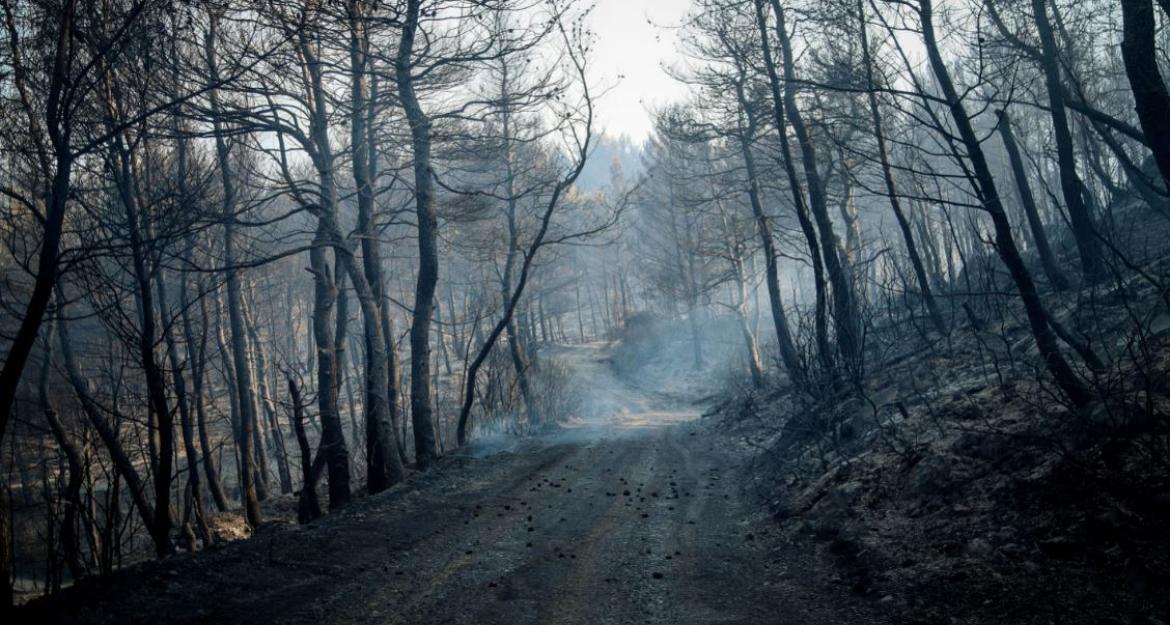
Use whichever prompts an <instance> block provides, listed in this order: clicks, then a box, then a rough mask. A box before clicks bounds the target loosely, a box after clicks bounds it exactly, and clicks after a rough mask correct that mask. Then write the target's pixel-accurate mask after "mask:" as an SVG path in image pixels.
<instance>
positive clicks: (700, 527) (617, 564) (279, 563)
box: [23, 348, 868, 625]
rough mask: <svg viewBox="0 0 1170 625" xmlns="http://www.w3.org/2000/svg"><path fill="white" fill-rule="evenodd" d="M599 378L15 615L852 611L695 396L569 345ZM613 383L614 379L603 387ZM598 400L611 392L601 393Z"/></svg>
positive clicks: (635, 616)
mask: <svg viewBox="0 0 1170 625" xmlns="http://www.w3.org/2000/svg"><path fill="white" fill-rule="evenodd" d="M569 357H570V358H572V359H574V362H575V363H576V364H575V367H577V368H578V371H579V376H578V377H579V379H581V380H583V381H584V382H586V383H587V386H588V388H589V389H591V391H590V392H595V393H597V394H598V397H597V398H596V399H597V401H596V402H593V403H592V404H591V405H592V406H594V408H593V409H591V410H586V411H584V413H583V415H582V417H581V418H580V419H577V420H575V422H574V423H573V424H571V427H569V428H568V429H567V430H566V431H565V432H563V433H561V434H560V435H556V436H548V437H541V438H538V439H535V440H531V441H529V442H527V443H525V444H523V445H522V446H520V447H518V448H516V449H513V450H511V451H507V452H499V453H495V454H493V455H490V456H487V457H477V458H473V457H461V458H447V459H445V460H444V463H443V465H442V467H441V468H440V469H439V470H437V471H434V472H432V473H431V474H428V475H425V476H420V477H418V478H416V479H414V480H412V481H411V482H410V483H408V484H407V485H405V486H403V487H400V488H398V489H396V490H394V491H393V492H390V493H387V494H385V495H382V496H379V497H373V498H368V499H364V500H362V501H360V502H358V503H357V504H355V505H354V506H352V507H351V508H350V509H348V510H346V511H345V512H343V513H340V514H337V515H333V516H331V517H329V518H326V519H323V520H322V521H320V522H318V523H315V524H312V525H310V526H306V527H295V526H286V525H279V526H276V527H266V528H263V529H262V530H261V531H260V532H258V533H257V535H256V536H255V537H254V538H253V539H251V540H249V541H245V542H242V543H238V544H234V545H230V546H228V547H225V548H223V549H220V550H212V551H209V552H204V553H202V554H195V555H188V556H180V557H176V558H173V559H171V560H168V561H165V562H161V563H151V564H148V565H145V566H144V567H139V568H135V569H131V570H128V571H124V572H122V573H120V574H118V575H116V576H115V577H114V578H112V579H110V580H105V581H102V582H100V583H95V582H91V583H87V584H83V585H81V587H79V588H75V589H72V590H71V591H68V592H67V593H66V594H65V595H64V596H63V597H61V598H60V599H59V600H57V601H54V602H51V603H50V602H42V603H39V604H36V605H34V606H31V607H30V608H28V609H27V610H26V612H25V613H24V615H23V616H25V617H27V618H28V619H29V620H30V622H32V621H34V620H35V622H38V623H51V622H69V623H111V624H112V623H118V624H123V623H156V622H167V623H169V624H177V623H214V624H228V623H250V624H258V623H281V624H294V623H304V624H313V625H319V624H332V623H337V624H358V623H369V624H371V625H373V624H377V625H387V624H396V623H402V624H411V625H418V624H422V623H466V624H469V625H470V624H476V625H485V624H493V623H500V624H503V623H508V624H525V623H531V624H540V625H551V624H565V625H568V624H580V625H598V624H631V623H650V624H681V623H744V624H749V623H753V624H754V623H761V624H764V623H859V622H867V621H868V619H866V618H864V617H863V615H862V613H860V612H858V611H857V610H856V608H854V607H852V604H851V603H850V602H849V601H839V600H837V598H834V597H826V596H823V595H822V594H819V593H823V590H822V591H818V590H817V589H816V588H815V587H813V585H811V584H809V583H807V582H806V581H805V578H806V577H807V576H806V572H805V570H804V566H803V565H801V564H799V563H798V560H799V559H797V558H795V556H793V555H792V554H791V553H790V552H791V549H788V548H786V547H784V546H783V545H779V544H774V541H775V539H774V538H773V537H772V536H770V535H769V533H770V530H771V528H770V527H769V525H770V522H769V521H767V519H766V518H765V517H764V515H763V514H762V513H760V511H759V509H758V506H757V505H754V504H751V503H749V502H750V501H751V498H750V497H749V496H748V495H746V494H745V493H744V492H743V490H742V488H741V486H740V484H741V479H740V475H741V472H740V471H739V467H738V464H739V463H740V462H742V460H743V458H744V457H745V456H744V453H743V452H742V451H739V450H738V449H739V448H738V447H737V446H735V445H734V444H732V443H731V442H729V441H727V440H725V439H723V438H721V437H718V436H716V435H714V434H711V433H710V432H709V431H708V430H707V429H706V428H705V427H704V426H703V425H702V424H701V422H700V421H699V419H698V417H697V414H696V413H695V412H694V410H693V409H691V410H688V409H679V408H678V406H676V405H674V404H675V402H672V401H671V400H670V399H669V398H668V397H665V396H656V395H653V394H648V393H643V392H641V391H639V390H637V389H633V388H630V387H627V386H624V385H621V384H620V383H617V382H616V380H615V379H614V378H613V376H612V375H611V374H610V373H609V368H608V366H606V365H605V363H604V360H603V358H602V355H601V353H600V352H598V351H597V350H596V349H590V348H586V349H580V350H578V351H576V352H573V353H571V354H570V355H569ZM619 387H620V388H619ZM607 402H608V403H607Z"/></svg>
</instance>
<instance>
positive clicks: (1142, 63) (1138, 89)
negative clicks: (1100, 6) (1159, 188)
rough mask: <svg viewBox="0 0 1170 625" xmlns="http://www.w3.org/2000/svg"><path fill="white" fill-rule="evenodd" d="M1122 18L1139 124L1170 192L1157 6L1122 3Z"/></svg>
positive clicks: (1169, 105)
mask: <svg viewBox="0 0 1170 625" xmlns="http://www.w3.org/2000/svg"><path fill="white" fill-rule="evenodd" d="M1163 8H1166V5H1165V4H1163ZM1167 14H1168V15H1170V10H1168V11H1167ZM1121 17H1122V31H1121V32H1122V39H1121V58H1122V60H1123V61H1124V62H1125V73H1126V75H1127V76H1128V77H1129V86H1130V88H1131V89H1132V90H1133V99H1134V102H1135V104H1136V110H1137V115H1138V121H1139V122H1140V123H1141V126H1142V132H1143V133H1144V134H1145V136H1146V142H1147V143H1148V144H1149V147H1150V151H1151V152H1153V154H1154V162H1155V163H1157V165H1158V171H1159V173H1161V174H1162V183H1163V184H1164V185H1165V186H1164V187H1163V188H1164V189H1166V190H1170V91H1167V88H1166V82H1165V81H1164V80H1163V78H1162V72H1161V70H1160V69H1159V68H1158V51H1157V42H1156V30H1155V29H1156V25H1155V23H1154V7H1153V5H1152V4H1151V3H1150V0H1121Z"/></svg>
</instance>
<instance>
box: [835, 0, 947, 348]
mask: <svg viewBox="0 0 1170 625" xmlns="http://www.w3.org/2000/svg"><path fill="white" fill-rule="evenodd" d="M857 13H858V21H859V23H858V28H859V30H860V32H861V51H862V55H863V56H864V59H863V61H862V62H863V63H864V64H865V81H866V89H867V92H868V94H867V95H868V96H869V112H870V119H871V120H872V123H873V134H874V137H875V138H876V139H877V150H878V157H879V159H880V160H881V166H882V180H883V181H884V182H885V184H886V195H887V196H888V197H889V200H890V208H891V209H893V211H894V218H895V219H896V220H897V221H898V229H899V230H901V232H902V242H903V243H904V244H905V245H906V254H907V255H908V256H909V257H910V265H911V267H912V268H913V269H914V277H915V279H916V280H917V281H918V290H919V291H920V292H921V294H922V302H923V304H925V305H926V310H927V312H928V313H929V314H930V320H931V322H932V323H933V324H934V327H935V329H936V330H938V331H939V333H941V334H945V333H946V331H947V328H946V323H945V322H944V321H943V316H942V313H941V312H940V311H939V308H938V302H936V301H935V299H934V292H933V290H932V289H931V287H930V279H929V278H928V277H927V276H926V269H925V267H924V266H923V264H922V257H921V256H919V254H918V245H917V244H916V243H915V242H914V232H913V230H911V229H910V220H909V219H907V218H906V213H905V211H903V210H902V200H901V199H900V197H899V195H898V185H897V183H896V182H895V181H894V169H893V166H892V165H891V164H890V154H889V149H888V148H887V147H886V131H885V126H884V124H883V122H882V114H881V110H880V108H879V107H878V99H877V90H876V85H875V84H874V79H873V59H872V58H871V57H870V50H869V31H868V29H867V28H866V23H865V4H864V0H857Z"/></svg>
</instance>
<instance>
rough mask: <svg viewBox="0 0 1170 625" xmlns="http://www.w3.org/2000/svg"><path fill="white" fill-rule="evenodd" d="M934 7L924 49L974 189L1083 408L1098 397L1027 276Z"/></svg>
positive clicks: (1067, 387)
mask: <svg viewBox="0 0 1170 625" xmlns="http://www.w3.org/2000/svg"><path fill="white" fill-rule="evenodd" d="M931 3H932V0H919V15H920V17H921V21H922V33H923V43H924V44H925V46H926V53H927V57H928V59H929V62H930V66H931V69H932V70H933V72H934V75H935V78H936V80H937V81H938V86H939V89H940V90H941V92H942V94H943V97H944V98H945V99H946V101H947V106H948V108H949V110H950V114H951V118H952V119H953V121H954V124H955V127H956V128H957V129H958V131H959V137H960V139H961V140H962V143H963V146H964V147H965V148H966V150H967V157H968V159H969V160H970V161H971V167H972V169H973V170H974V172H973V176H974V184H975V185H977V186H976V191H977V192H978V194H979V197H980V199H981V201H982V204H983V207H984V209H985V210H986V211H987V212H988V214H989V215H990V216H991V219H992V222H993V224H994V226H995V249H996V251H997V252H998V253H999V256H1000V259H1001V260H1002V261H1003V264H1004V266H1006V267H1007V269H1008V272H1009V273H1010V274H1011V276H1012V281H1013V282H1014V283H1015V285H1016V289H1017V290H1018V291H1019V293H1020V299H1021V300H1023V303H1024V310H1025V312H1026V313H1027V316H1028V323H1029V325H1030V326H1031V329H1032V335H1033V337H1034V338H1035V339H1036V346H1037V347H1038V348H1039V351H1040V356H1041V357H1042V358H1043V359H1044V362H1045V365H1046V366H1047V367H1048V371H1049V373H1050V374H1052V377H1053V379H1054V380H1055V382H1056V384H1057V386H1058V387H1060V389H1061V390H1062V391H1063V392H1064V394H1065V395H1066V396H1067V397H1068V399H1069V401H1070V402H1071V403H1072V404H1073V405H1074V406H1076V407H1077V408H1084V407H1085V406H1086V405H1088V404H1089V402H1091V401H1093V399H1094V397H1095V395H1094V393H1093V392H1092V391H1091V390H1090V389H1089V388H1088V387H1087V386H1086V385H1085V383H1084V382H1083V381H1082V380H1081V378H1080V376H1078V375H1077V373H1076V371H1074V370H1073V368H1072V366H1071V365H1069V362H1068V360H1066V359H1065V356H1064V354H1062V353H1061V351H1060V346H1059V344H1058V342H1057V337H1056V334H1055V333H1054V332H1053V330H1052V326H1051V324H1050V322H1049V317H1048V312H1047V310H1045V308H1044V304H1043V302H1042V301H1041V299H1040V294H1039V292H1038V291H1037V290H1036V284H1035V283H1034V282H1033V281H1032V275H1031V274H1030V273H1029V272H1028V268H1027V266H1026V265H1025V264H1024V259H1023V258H1022V257H1021V256H1020V251H1019V249H1018V248H1017V247H1016V242H1015V240H1014V239H1013V238H1012V229H1011V224H1010V223H1009V221H1008V217H1007V213H1006V212H1005V211H1004V208H1003V203H1002V201H1001V200H1000V197H999V191H998V189H997V188H996V186H995V179H994V177H993V176H992V174H991V168H990V167H989V166H988V164H987V158H986V157H985V156H984V154H983V147H982V146H981V145H980V143H979V137H978V135H976V134H975V129H974V128H973V127H972V125H971V118H970V117H969V116H968V114H967V109H966V107H965V106H964V105H963V101H962V100H961V99H960V98H959V94H958V91H957V90H956V89H955V85H954V83H953V82H952V81H951V76H950V72H949V71H948V70H947V66H946V63H945V62H944V61H943V58H942V54H941V53H940V51H939V46H938V41H937V39H936V37H935V33H934V16H933V7H932V4H931Z"/></svg>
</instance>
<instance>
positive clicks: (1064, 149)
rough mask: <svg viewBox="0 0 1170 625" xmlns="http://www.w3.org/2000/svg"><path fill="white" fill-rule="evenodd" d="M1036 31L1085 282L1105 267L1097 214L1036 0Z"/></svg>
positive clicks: (1043, 11)
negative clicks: (1088, 201)
mask: <svg viewBox="0 0 1170 625" xmlns="http://www.w3.org/2000/svg"><path fill="white" fill-rule="evenodd" d="M1032 13H1033V17H1034V19H1035V21H1036V32H1037V34H1038V35H1039V36H1040V53H1041V54H1040V64H1041V65H1042V66H1043V69H1044V82H1045V86H1046V89H1047V91H1048V105H1049V106H1048V108H1049V112H1050V114H1051V115H1052V129H1053V134H1054V138H1055V139H1056V156H1057V164H1058V165H1059V169H1060V188H1061V191H1062V192H1063V194H1064V203H1065V205H1066V206H1067V207H1068V216H1069V221H1070V222H1071V223H1072V231H1073V238H1074V239H1076V242H1077V251H1078V252H1079V253H1080V258H1081V272H1082V273H1083V274H1084V277H1085V279H1087V280H1090V281H1093V280H1096V279H1097V278H1099V277H1100V275H1101V273H1102V272H1103V271H1104V269H1105V267H1104V265H1103V264H1102V261H1101V246H1100V243H1099V242H1098V241H1097V235H1096V228H1095V226H1094V225H1093V215H1092V213H1091V211H1090V210H1089V207H1088V206H1087V205H1086V204H1085V201H1084V198H1083V197H1082V195H1081V194H1082V193H1083V192H1084V188H1085V185H1084V183H1083V182H1082V181H1081V178H1080V176H1079V175H1078V174H1077V159H1076V152H1075V150H1074V147H1073V140H1072V133H1071V131H1070V130H1069V122H1068V111H1067V110H1066V109H1065V97H1064V90H1065V87H1064V84H1063V81H1062V79H1061V76H1060V58H1059V56H1058V50H1057V47H1056V37H1055V35H1054V34H1053V31H1052V24H1051V23H1050V22H1049V21H1048V0H1032Z"/></svg>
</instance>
